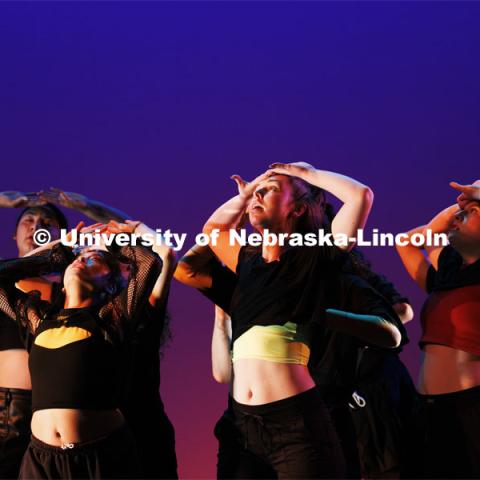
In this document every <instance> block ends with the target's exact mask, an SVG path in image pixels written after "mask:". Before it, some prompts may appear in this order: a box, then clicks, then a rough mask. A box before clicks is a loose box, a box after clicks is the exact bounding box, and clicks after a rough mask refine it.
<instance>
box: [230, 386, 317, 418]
mask: <svg viewBox="0 0 480 480" xmlns="http://www.w3.org/2000/svg"><path fill="white" fill-rule="evenodd" d="M231 405H232V408H233V410H234V412H236V413H240V414H242V413H244V414H247V415H287V414H288V413H290V412H291V413H296V412H297V411H299V410H300V411H302V410H304V409H308V408H319V407H323V406H324V403H323V399H322V395H321V394H320V390H319V389H318V387H313V388H311V389H309V390H306V391H305V392H302V393H299V394H297V395H294V396H293V397H287V398H284V399H282V400H277V401H275V402H270V403H264V404H262V405H245V404H244V403H239V402H237V401H236V400H235V399H234V398H231Z"/></svg>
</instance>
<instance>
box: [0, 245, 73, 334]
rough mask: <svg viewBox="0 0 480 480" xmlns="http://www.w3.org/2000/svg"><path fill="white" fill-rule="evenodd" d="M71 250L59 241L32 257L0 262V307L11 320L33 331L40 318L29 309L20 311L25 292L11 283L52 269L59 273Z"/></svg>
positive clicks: (50, 271)
mask: <svg viewBox="0 0 480 480" xmlns="http://www.w3.org/2000/svg"><path fill="white" fill-rule="evenodd" d="M72 259H73V255H72V253H71V250H70V249H68V248H67V247H64V246H63V245H61V244H56V245H54V246H53V247H52V248H51V249H49V250H43V251H41V252H38V253H37V254H36V255H34V256H29V257H22V258H14V259H10V260H2V261H0V310H1V311H3V312H4V313H5V314H6V315H7V316H9V317H10V318H11V319H13V320H20V321H21V322H22V324H24V326H25V327H26V328H28V329H29V330H31V331H34V330H35V329H36V327H37V326H38V323H39V321H40V319H39V317H38V315H36V313H35V312H34V311H33V310H32V309H29V311H28V312H24V313H25V315H23V314H21V312H23V311H24V308H23V307H24V305H25V302H26V300H27V298H28V295H27V294H26V293H24V292H22V291H21V290H19V289H18V288H16V287H15V282H17V281H21V280H22V279H25V278H32V277H40V276H42V275H47V274H50V273H54V272H63V271H64V270H65V268H66V267H67V265H68V264H69V263H70V262H71V261H72Z"/></svg>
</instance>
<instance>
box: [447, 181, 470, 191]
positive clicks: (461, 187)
mask: <svg viewBox="0 0 480 480" xmlns="http://www.w3.org/2000/svg"><path fill="white" fill-rule="evenodd" d="M449 185H450V186H451V187H452V188H454V189H455V190H458V191H459V192H464V191H465V190H466V188H467V186H468V185H460V184H459V183H457V182H450V183H449Z"/></svg>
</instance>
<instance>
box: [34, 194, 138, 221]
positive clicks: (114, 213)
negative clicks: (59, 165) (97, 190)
mask: <svg viewBox="0 0 480 480" xmlns="http://www.w3.org/2000/svg"><path fill="white" fill-rule="evenodd" d="M39 195H40V197H41V198H43V199H44V200H45V201H48V202H50V203H53V204H56V205H61V206H62V207H65V208H68V209H71V210H75V211H77V212H79V213H82V214H83V215H85V216H86V217H88V218H91V219H92V220H94V221H96V222H101V223H108V222H109V221H110V220H115V221H117V222H124V221H125V220H127V219H130V218H131V217H130V216H129V215H128V214H126V213H125V212H122V211H121V210H118V209H117V208H114V207H111V206H110V205H106V204H105V203H102V202H99V201H98V200H93V199H91V198H88V197H87V196H85V195H82V194H80V193H74V192H65V191H63V190H60V189H59V188H51V189H50V190H47V191H44V192H43V191H42V192H39Z"/></svg>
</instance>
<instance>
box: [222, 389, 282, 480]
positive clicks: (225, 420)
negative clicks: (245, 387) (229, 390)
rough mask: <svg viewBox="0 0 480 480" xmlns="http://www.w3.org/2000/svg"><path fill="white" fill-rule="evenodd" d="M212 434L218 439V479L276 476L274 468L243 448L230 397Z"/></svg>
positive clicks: (243, 443)
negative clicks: (227, 406) (226, 407)
mask: <svg viewBox="0 0 480 480" xmlns="http://www.w3.org/2000/svg"><path fill="white" fill-rule="evenodd" d="M214 434H215V437H216V438H217V440H218V458H217V478H218V479H233V478H256V479H268V478H272V479H276V478H277V474H276V473H275V470H274V469H273V468H272V467H271V466H270V465H269V464H267V463H266V462H265V461H264V460H262V459H261V458H259V457H257V456H255V455H254V454H252V453H250V452H249V451H248V450H246V449H245V442H244V441H243V439H242V434H241V432H240V430H239V429H238V428H237V426H236V425H235V416H234V414H233V410H232V405H231V397H229V408H228V409H227V410H225V412H224V413H223V415H222V416H221V418H220V420H219V421H218V422H217V424H216V425H215V430H214Z"/></svg>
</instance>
